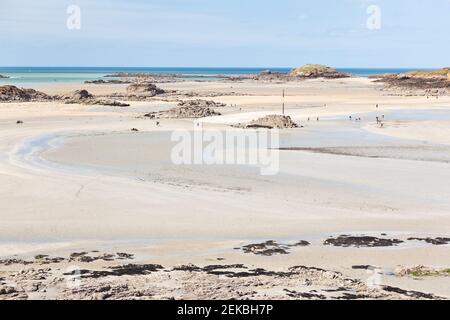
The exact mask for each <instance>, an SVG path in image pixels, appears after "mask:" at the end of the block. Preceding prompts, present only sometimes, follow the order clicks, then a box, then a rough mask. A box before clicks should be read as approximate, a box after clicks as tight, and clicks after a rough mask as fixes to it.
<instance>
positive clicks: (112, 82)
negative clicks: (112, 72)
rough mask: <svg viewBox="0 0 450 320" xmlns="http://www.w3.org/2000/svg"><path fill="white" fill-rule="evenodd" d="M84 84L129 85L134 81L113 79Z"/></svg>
mask: <svg viewBox="0 0 450 320" xmlns="http://www.w3.org/2000/svg"><path fill="white" fill-rule="evenodd" d="M84 83H86V84H128V83H132V80H116V79H112V80H103V79H100V80H87V81H85V82H84Z"/></svg>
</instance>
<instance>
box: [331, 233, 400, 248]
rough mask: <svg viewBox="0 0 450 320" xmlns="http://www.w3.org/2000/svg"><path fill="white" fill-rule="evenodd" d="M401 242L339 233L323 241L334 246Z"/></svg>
mask: <svg viewBox="0 0 450 320" xmlns="http://www.w3.org/2000/svg"><path fill="white" fill-rule="evenodd" d="M401 243H403V241H402V240H398V239H384V238H376V237H369V236H349V235H341V236H339V237H337V238H329V239H327V240H325V242H324V243H323V244H324V245H326V246H330V245H331V246H335V247H357V248H360V247H366V248H374V247H392V246H396V245H399V244H401Z"/></svg>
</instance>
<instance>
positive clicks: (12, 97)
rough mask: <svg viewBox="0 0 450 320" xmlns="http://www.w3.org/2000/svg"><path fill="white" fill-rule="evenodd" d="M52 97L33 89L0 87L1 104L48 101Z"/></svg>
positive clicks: (9, 86)
mask: <svg viewBox="0 0 450 320" xmlns="http://www.w3.org/2000/svg"><path fill="white" fill-rule="evenodd" d="M48 100H53V97H51V96H49V95H47V94H45V93H43V92H39V91H36V90H34V89H25V88H18V87H16V86H12V85H6V86H0V101H1V102H30V101H48Z"/></svg>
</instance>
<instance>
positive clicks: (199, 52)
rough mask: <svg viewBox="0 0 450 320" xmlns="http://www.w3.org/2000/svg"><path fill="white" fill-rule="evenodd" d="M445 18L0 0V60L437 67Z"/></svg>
mask: <svg viewBox="0 0 450 320" xmlns="http://www.w3.org/2000/svg"><path fill="white" fill-rule="evenodd" d="M73 5H75V6H76V8H79V13H80V14H79V15H78V14H77V13H76V12H75V14H74V11H69V12H68V8H70V6H73ZM449 17H450V0H430V1H424V0H308V1H306V0H128V1H126V0H40V1H36V0H0V66H99V67H100V66H105V67H106V66H116V67H294V66H300V65H302V64H305V63H321V64H327V65H330V66H334V67H342V68H349V67H361V68H390V67H392V68H411V67H416V68H437V67H444V66H450V61H449V59H450V54H449V52H450V19H449ZM68 22H69V27H68ZM78 26H79V28H78Z"/></svg>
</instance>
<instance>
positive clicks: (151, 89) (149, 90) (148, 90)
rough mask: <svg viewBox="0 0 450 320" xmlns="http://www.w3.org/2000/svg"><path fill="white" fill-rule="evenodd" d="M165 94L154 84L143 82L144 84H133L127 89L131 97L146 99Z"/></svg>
mask: <svg viewBox="0 0 450 320" xmlns="http://www.w3.org/2000/svg"><path fill="white" fill-rule="evenodd" d="M163 93H165V91H164V90H162V89H160V88H158V87H157V86H155V85H154V84H152V83H147V82H142V83H133V84H130V85H129V86H128V87H127V94H128V95H129V96H145V97H154V96H156V95H158V94H163Z"/></svg>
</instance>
